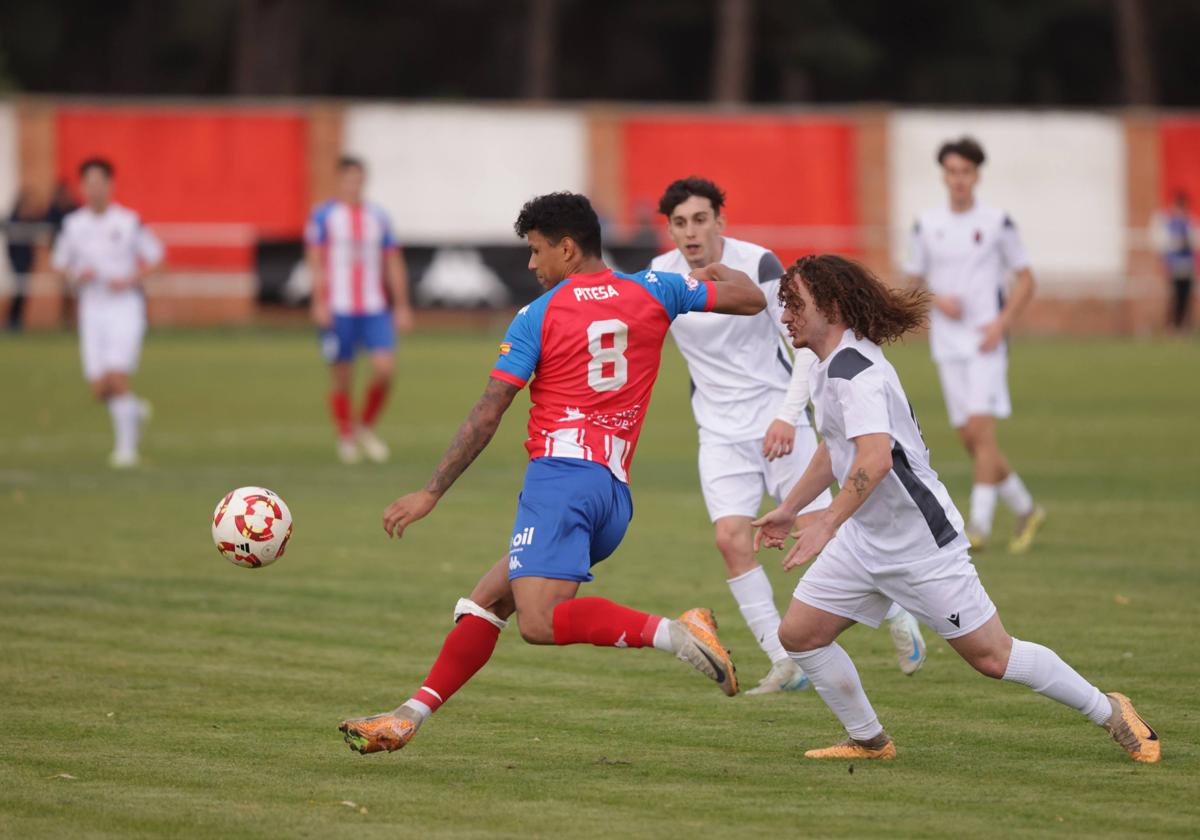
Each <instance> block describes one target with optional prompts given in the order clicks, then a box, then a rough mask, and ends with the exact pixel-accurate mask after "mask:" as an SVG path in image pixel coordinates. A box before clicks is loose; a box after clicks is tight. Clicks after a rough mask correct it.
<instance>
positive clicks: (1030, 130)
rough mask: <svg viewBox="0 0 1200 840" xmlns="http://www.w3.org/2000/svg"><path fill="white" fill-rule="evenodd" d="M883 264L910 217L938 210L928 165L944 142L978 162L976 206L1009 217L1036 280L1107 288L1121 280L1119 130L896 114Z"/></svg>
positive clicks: (1014, 117)
mask: <svg viewBox="0 0 1200 840" xmlns="http://www.w3.org/2000/svg"><path fill="white" fill-rule="evenodd" d="M889 132H890V137H889V155H890V160H889V181H890V184H889V186H890V189H889V194H890V196H891V199H890V200H891V222H892V229H893V231H892V232H893V235H892V254H893V257H894V258H895V259H896V261H897V263H898V262H899V259H900V257H901V256H902V254H903V249H904V244H905V241H906V240H905V234H906V233H907V231H908V229H909V227H910V226H911V224H912V220H913V218H914V217H915V216H916V214H917V213H918V212H919V211H920V210H922V209H923V208H925V207H929V206H932V205H937V204H941V203H944V202H945V201H946V194H945V189H944V187H943V185H942V181H941V170H940V169H939V168H938V166H937V163H936V161H935V159H934V156H935V154H936V152H937V148H938V146H940V145H941V143H942V142H943V141H945V140H947V139H950V138H957V137H959V136H961V135H963V134H970V135H972V136H973V137H975V138H976V139H977V140H978V141H979V142H980V143H981V144H983V147H984V149H985V151H986V152H987V162H986V163H985V164H984V166H983V170H982V177H981V180H980V184H979V191H978V193H977V194H978V196H979V198H980V199H981V200H982V201H984V202H986V203H988V204H992V205H995V206H999V207H1001V208H1003V209H1005V210H1007V211H1008V212H1009V214H1010V215H1011V216H1012V218H1013V220H1014V221H1015V222H1016V224H1017V228H1018V230H1020V232H1021V235H1022V236H1023V238H1024V240H1025V245H1026V247H1027V248H1028V249H1029V252H1030V257H1031V258H1032V260H1033V266H1034V272H1035V274H1039V273H1040V274H1041V275H1042V276H1043V277H1047V276H1049V277H1050V278H1051V279H1053V278H1055V277H1057V278H1060V279H1068V278H1069V279H1071V280H1077V281H1078V280H1083V281H1094V282H1097V283H1102V282H1103V281H1104V280H1106V279H1109V280H1111V279H1112V278H1113V277H1114V276H1116V275H1118V274H1119V273H1121V272H1123V271H1124V266H1125V242H1126V205H1125V145H1124V134H1123V132H1122V128H1121V123H1120V121H1119V120H1117V119H1115V118H1112V117H1106V116H1102V115H1095V114H1083V115H1081V114H1065V113H1046V114H1040V113H1033V112H1021V111H1012V112H973V111H962V112H955V111H897V112H895V113H894V114H893V115H892V118H891V121H890V129H889Z"/></svg>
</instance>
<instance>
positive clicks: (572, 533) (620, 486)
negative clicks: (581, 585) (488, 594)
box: [508, 458, 633, 582]
mask: <svg viewBox="0 0 1200 840" xmlns="http://www.w3.org/2000/svg"><path fill="white" fill-rule="evenodd" d="M632 518H633V499H632V498H631V497H630V495H629V487H628V486H627V485H626V484H625V483H624V482H622V481H618V480H617V478H616V477H615V476H614V475H613V474H612V473H611V472H609V470H608V467H606V466H604V465H603V464H596V463H593V462H591V461H581V460H578V459H575V458H538V459H536V460H533V461H530V462H529V466H528V467H527V468H526V470H525V486H524V487H523V488H522V490H521V497H520V499H519V500H518V501H517V519H516V522H514V523H513V532H512V540H511V542H510V543H509V547H508V579H509V580H513V579H515V578H519V577H542V578H553V579H555V580H577V581H580V582H583V581H589V580H591V579H592V573H591V568H592V566H594V565H596V564H597V563H599V562H600V561H601V560H603V559H604V558H605V557H607V556H608V555H610V554H612V553H613V552H614V551H616V550H617V546H618V545H620V544H621V539H622V538H623V537H624V536H625V529H626V528H628V527H629V520H631V519H632Z"/></svg>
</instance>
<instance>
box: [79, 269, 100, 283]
mask: <svg viewBox="0 0 1200 840" xmlns="http://www.w3.org/2000/svg"><path fill="white" fill-rule="evenodd" d="M95 279H96V271H95V269H91V268H85V269H84V270H83V271H81V272H79V273H78V274H76V275H75V282H76V283H79V284H80V285H84V284H86V283H91V282H92V281H93V280H95Z"/></svg>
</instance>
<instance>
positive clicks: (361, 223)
mask: <svg viewBox="0 0 1200 840" xmlns="http://www.w3.org/2000/svg"><path fill="white" fill-rule="evenodd" d="M337 174H338V178H337V198H335V199H333V200H332V201H327V202H325V203H324V204H321V205H318V207H317V208H316V209H315V210H314V211H313V214H312V217H311V219H309V222H308V228H307V230H306V231H305V243H306V245H307V257H308V267H309V272H310V274H311V276H312V282H313V293H312V317H313V321H314V322H316V324H317V326H318V327H319V328H320V329H321V349H322V351H323V352H324V354H325V359H326V361H328V362H329V366H330V371H331V372H332V376H333V389H332V391H331V392H330V394H329V410H330V413H331V414H332V415H333V422H334V425H335V426H336V428H337V435H338V440H337V454H338V458H340V459H341V460H342V462H343V463H347V464H354V463H357V462H358V461H359V460H361V458H362V455H363V454H364V453H365V454H366V456H367V457H368V458H370V459H371V460H372V461H375V462H377V463H382V462H383V461H386V460H387V458H388V455H389V452H388V447H387V444H386V443H384V442H383V441H382V440H381V439H380V437H379V435H377V434H376V433H375V424H376V422H377V421H378V420H379V414H380V412H381V411H382V409H383V404H384V402H386V401H387V396H388V391H389V390H390V389H391V385H392V374H393V372H394V371H395V350H396V332H397V331H399V332H402V333H403V332H408V331H409V330H410V329H412V324H413V313H412V306H411V305H410V303H409V298H408V272H407V270H406V269H405V267H404V260H403V259H402V255H401V253H400V245H399V243H398V242H397V241H396V237H395V234H394V233H393V231H392V223H391V221H390V220H389V219H388V216H387V213H386V212H384V210H383V208H382V207H380V206H378V205H377V204H372V203H369V202H367V201H365V200H364V198H363V191H364V187H365V183H366V167H365V165H364V164H363V162H362V161H361V160H359V159H358V158H354V157H343V158H341V159H339V160H338V164H337ZM385 283H386V284H387V285H388V287H390V289H391V295H392V309H391V312H389V311H388V292H387V290H386V289H385V287H384V286H385ZM359 347H363V348H365V349H366V351H367V353H368V354H369V356H370V361H371V378H370V380H369V381H368V383H367V391H366V395H365V396H364V397H363V403H362V410H361V411H360V412H359V414H358V417H357V419H355V417H354V414H353V401H352V397H351V385H352V382H353V378H354V356H355V353H356V352H357V350H358V348H359Z"/></svg>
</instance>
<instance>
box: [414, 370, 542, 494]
mask: <svg viewBox="0 0 1200 840" xmlns="http://www.w3.org/2000/svg"><path fill="white" fill-rule="evenodd" d="M518 390H520V389H518V388H517V387H516V386H515V385H509V384H508V383H507V382H501V381H500V380H498V379H489V380H488V385H487V388H485V389H484V392H483V396H481V397H480V398H479V401H478V402H477V403H475V406H474V408H472V409H471V413H470V414H468V415H467V419H466V420H464V421H463V422H462V425H461V426H459V427H458V431H457V432H455V433H454V440H452V441H450V446H449V448H447V449H446V454H445V455H443V456H442V460H441V463H439V464H438V465H437V469H435V470H434V471H433V475H432V476H430V478H429V481H428V482H427V483H426V485H425V489H426V490H427V491H429V492H430V493H434V494H435V495H438V496H441V495H442V494H443V493H445V492H446V491H447V490H449V489H450V485H451V484H453V483H454V482H455V481H456V480H457V479H458V477H459V476H460V475H462V474H463V473H464V472H465V471H466V469H467V467H469V466H471V463H472V462H473V461H474V460H475V459H476V458H478V457H479V453H481V452H483V450H484V449H485V448H486V447H487V445H488V443H489V442H490V441H491V439H492V436H493V435H495V434H496V429H498V428H500V418H502V417H503V416H504V412H505V411H506V410H507V409H508V407H509V406H510V405H511V404H512V401H513V397H515V396H516V395H517V391H518Z"/></svg>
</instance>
